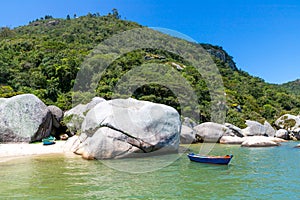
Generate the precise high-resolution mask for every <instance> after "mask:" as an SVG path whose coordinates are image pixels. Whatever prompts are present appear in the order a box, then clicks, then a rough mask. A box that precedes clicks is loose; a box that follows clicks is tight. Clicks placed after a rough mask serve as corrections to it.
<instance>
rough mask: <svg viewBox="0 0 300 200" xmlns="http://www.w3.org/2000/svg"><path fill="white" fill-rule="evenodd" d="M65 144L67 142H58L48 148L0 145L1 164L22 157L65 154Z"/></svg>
mask: <svg viewBox="0 0 300 200" xmlns="http://www.w3.org/2000/svg"><path fill="white" fill-rule="evenodd" d="M65 143H66V141H56V143H55V144H53V145H47V146H45V145H43V144H42V143H33V144H28V143H11V144H0V162H5V161H7V160H11V159H13V158H17V157H21V156H29V155H42V154H56V153H64V145H65Z"/></svg>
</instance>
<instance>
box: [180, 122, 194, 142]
mask: <svg viewBox="0 0 300 200" xmlns="http://www.w3.org/2000/svg"><path fill="white" fill-rule="evenodd" d="M194 142H196V134H195V132H194V130H193V129H192V128H190V127H188V126H186V125H182V126H181V133H180V144H192V143H194Z"/></svg>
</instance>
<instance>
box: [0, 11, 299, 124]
mask: <svg viewBox="0 0 300 200" xmlns="http://www.w3.org/2000/svg"><path fill="white" fill-rule="evenodd" d="M141 27H142V26H141V25H139V24H137V23H135V22H130V21H126V20H122V19H120V16H119V14H118V11H117V10H115V9H114V10H113V11H112V13H110V14H108V15H106V16H100V14H99V13H96V14H91V13H89V14H87V15H86V16H81V17H76V16H74V17H70V16H69V15H68V16H67V17H66V19H57V18H53V17H52V16H49V15H46V16H45V17H43V18H40V19H37V20H34V21H32V22H30V23H29V24H28V25H26V26H21V27H16V28H13V29H10V28H8V27H2V28H1V30H0V97H11V96H14V95H17V94H22V93H33V94H35V95H37V96H38V97H39V98H40V99H42V100H43V101H44V102H45V103H46V104H48V105H50V104H53V105H57V106H58V107H60V108H62V109H63V110H67V109H70V108H71V106H72V97H74V95H77V96H82V98H85V99H86V100H88V99H89V97H93V95H94V94H92V93H91V92H89V91H86V92H81V93H79V92H74V91H73V86H74V84H75V79H76V76H77V74H78V72H79V71H80V68H81V67H82V66H84V65H83V62H84V60H85V59H86V57H87V56H90V54H91V52H92V51H93V49H94V48H95V46H97V45H98V44H101V42H103V41H105V40H106V39H108V38H110V37H112V36H113V35H115V34H118V33H122V32H124V31H126V30H131V29H135V28H141ZM174 45H176V44H174ZM178 45H179V44H178ZM194 45H201V46H202V47H203V48H204V49H205V51H207V52H208V53H209V54H210V55H211V58H212V60H213V61H214V63H215V65H216V66H217V67H218V69H219V72H220V74H221V75H222V81H223V83H224V86H225V93H226V105H224V109H226V114H227V116H226V121H227V122H230V123H233V124H235V125H237V126H240V127H244V120H246V119H252V120H257V121H261V122H263V121H264V120H268V121H269V122H271V123H272V122H273V121H274V120H275V119H276V118H277V117H279V116H281V115H282V114H284V113H291V114H299V112H300V98H299V97H300V96H299V95H300V92H299V85H300V84H299V82H295V83H294V84H293V85H292V84H289V85H286V84H284V85H275V84H269V83H266V82H265V81H264V80H262V79H261V78H258V77H253V76H251V75H249V74H248V73H247V72H245V71H242V70H239V69H238V68H237V67H236V66H235V63H234V61H233V58H232V57H231V56H230V55H229V54H228V53H227V52H225V51H224V50H223V49H222V47H219V46H213V45H210V44H194ZM98 56H99V55H98ZM100 56H101V55H100ZM103 56H107V55H103ZM147 64H148V65H149V64H152V65H153V64H155V66H157V68H158V69H159V70H163V69H164V67H169V68H170V69H172V70H173V71H174V70H176V71H177V72H179V73H180V74H181V75H182V77H184V78H185V79H186V80H188V82H189V85H191V86H192V87H193V89H194V90H195V93H196V95H197V98H198V99H197V101H198V105H192V106H190V104H187V106H185V104H180V102H179V99H178V96H177V95H176V94H174V93H173V92H172V90H170V88H168V87H165V86H163V85H160V84H155V83H152V84H147V85H143V86H141V87H139V88H136V89H135V90H134V91H133V93H132V95H131V97H134V98H137V99H141V100H147V101H153V102H158V103H163V104H167V105H170V106H172V107H174V108H175V109H177V110H178V111H179V112H184V113H186V114H187V115H188V117H191V118H194V119H198V118H197V116H200V118H199V121H200V122H204V121H209V120H210V117H211V116H210V106H211V104H215V103H216V102H213V101H211V97H210V95H209V90H208V86H207V84H206V82H205V79H204V77H202V76H201V74H199V72H197V70H195V68H194V67H193V66H192V63H189V62H188V61H186V60H185V59H183V57H181V56H179V55H176V54H174V53H172V52H168V51H163V50H159V49H151V48H142V49H137V50H134V51H131V52H127V53H124V54H122V56H121V57H119V58H117V59H116V60H114V62H112V63H111V64H110V65H109V67H108V68H107V70H106V71H105V73H104V74H101V79H100V80H99V82H98V83H97V86H96V87H94V93H95V95H97V96H100V97H103V98H106V99H111V98H116V97H122V95H121V94H116V92H115V91H114V88H115V87H116V84H117V83H118V81H119V80H120V79H121V78H124V75H125V74H126V73H127V72H129V71H130V70H131V69H134V68H135V67H138V66H141V65H143V66H144V65H145V66H147ZM89 67H91V66H90V65H89ZM172 70H170V71H171V72H172ZM171 72H170V73H168V74H167V76H169V77H170V80H171V79H172V78H173V79H175V78H174V77H172V73H171ZM149 76H151V74H149ZM93 78H95V77H91V79H93ZM176 79H178V78H176ZM132 81H134V80H131V82H132ZM129 82H130V81H129ZM90 84H92V83H90ZM174 87H177V86H176V85H174ZM294 88H298V89H297V91H298V92H293V91H295V90H294ZM81 91H84V88H81ZM188 105H189V106H188ZM184 117H185V116H184Z"/></svg>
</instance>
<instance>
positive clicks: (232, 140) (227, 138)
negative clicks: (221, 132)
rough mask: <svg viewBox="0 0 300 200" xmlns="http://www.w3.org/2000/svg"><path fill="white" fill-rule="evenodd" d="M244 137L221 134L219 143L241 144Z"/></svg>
mask: <svg viewBox="0 0 300 200" xmlns="http://www.w3.org/2000/svg"><path fill="white" fill-rule="evenodd" d="M245 139H246V137H237V136H222V137H221V139H220V144H242V143H243V142H244V141H245Z"/></svg>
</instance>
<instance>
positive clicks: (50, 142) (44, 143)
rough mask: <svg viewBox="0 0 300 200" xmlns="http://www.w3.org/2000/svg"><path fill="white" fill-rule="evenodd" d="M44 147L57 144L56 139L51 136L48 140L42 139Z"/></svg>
mask: <svg viewBox="0 0 300 200" xmlns="http://www.w3.org/2000/svg"><path fill="white" fill-rule="evenodd" d="M42 142H43V145H51V144H55V137H53V136H49V137H47V138H44V139H42Z"/></svg>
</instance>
